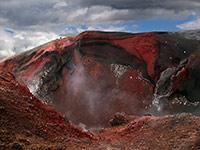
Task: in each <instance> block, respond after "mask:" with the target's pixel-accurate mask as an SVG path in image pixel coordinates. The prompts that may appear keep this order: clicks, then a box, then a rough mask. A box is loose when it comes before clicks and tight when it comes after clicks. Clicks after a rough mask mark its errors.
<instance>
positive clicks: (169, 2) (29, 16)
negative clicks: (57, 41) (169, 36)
mask: <svg viewBox="0 0 200 150" xmlns="http://www.w3.org/2000/svg"><path fill="white" fill-rule="evenodd" d="M191 13H197V14H198V13H200V1H197V0H176V1H175V0H1V1H0V23H1V24H2V22H3V21H1V20H4V22H3V23H4V24H6V25H8V26H10V27H15V28H18V27H30V26H40V27H41V26H43V25H48V26H50V25H52V24H65V25H76V24H100V23H101V24H104V23H119V22H124V21H137V20H143V19H152V18H165V19H183V18H186V17H188V16H189V15H190V14H191Z"/></svg>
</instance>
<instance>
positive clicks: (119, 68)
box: [0, 32, 200, 130]
mask: <svg viewBox="0 0 200 150" xmlns="http://www.w3.org/2000/svg"><path fill="white" fill-rule="evenodd" d="M186 35H187V32H186V33H184V36H182V34H179V33H167V32H166V33H163V32H152V33H143V34H130V33H106V32H84V33H82V34H80V35H78V36H77V37H68V38H64V39H60V40H55V41H52V42H49V43H47V44H45V45H42V46H40V47H37V48H35V49H33V50H31V51H27V52H24V53H22V54H19V55H17V56H14V57H12V58H8V59H7V60H5V61H4V62H2V63H1V66H0V67H1V68H2V69H4V70H7V71H8V72H10V73H12V74H14V76H15V78H16V80H17V81H18V82H19V83H20V84H22V85H24V86H25V87H27V88H28V89H29V90H30V92H31V93H33V94H34V95H35V96H37V97H38V98H39V99H41V100H42V101H43V102H44V103H49V104H51V105H52V106H53V107H54V108H56V109H57V110H58V111H59V112H61V113H62V114H63V115H66V116H67V117H68V118H69V120H70V121H71V122H72V123H73V124H76V125H78V126H79V127H81V128H85V129H88V128H92V129H91V130H96V128H98V127H99V128H101V127H102V126H106V125H108V123H109V120H110V119H111V117H112V116H113V115H114V114H115V113H116V112H125V113H126V114H132V115H143V114H145V113H152V114H155V115H163V114H173V113H178V112H183V111H186V112H193V113H195V114H198V113H199V101H200V99H199V98H200V92H199V90H200V77H199V73H200V63H199V57H200V56H199V51H200V41H199V40H198V39H194V38H193V39H191V38H187V36H186ZM85 125H86V126H85ZM93 127H95V128H93Z"/></svg>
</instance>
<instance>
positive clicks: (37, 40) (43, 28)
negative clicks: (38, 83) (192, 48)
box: [0, 0, 200, 58]
mask: <svg viewBox="0 0 200 150" xmlns="http://www.w3.org/2000/svg"><path fill="white" fill-rule="evenodd" d="M191 29H200V1H199V0H42V1H41V0H0V58H1V57H5V56H10V55H14V54H16V53H20V52H22V51H25V50H29V49H31V48H33V47H36V46H38V45H41V44H44V43H46V42H48V41H51V40H54V39H56V38H59V37H65V36H76V35H77V34H79V33H81V32H83V31H85V30H101V31H120V32H132V33H137V32H149V31H176V30H191Z"/></svg>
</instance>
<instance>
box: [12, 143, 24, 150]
mask: <svg viewBox="0 0 200 150" xmlns="http://www.w3.org/2000/svg"><path fill="white" fill-rule="evenodd" d="M10 149H11V150H22V146H21V145H20V144H19V143H13V144H12V145H11V147H10Z"/></svg>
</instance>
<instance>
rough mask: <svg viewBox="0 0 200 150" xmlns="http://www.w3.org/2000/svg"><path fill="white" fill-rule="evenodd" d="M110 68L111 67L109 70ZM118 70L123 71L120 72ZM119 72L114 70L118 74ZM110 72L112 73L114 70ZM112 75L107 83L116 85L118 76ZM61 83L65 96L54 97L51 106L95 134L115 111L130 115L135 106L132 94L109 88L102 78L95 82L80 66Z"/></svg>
mask: <svg viewBox="0 0 200 150" xmlns="http://www.w3.org/2000/svg"><path fill="white" fill-rule="evenodd" d="M113 67H114V66H113V65H112V67H111V69H113ZM114 68H115V67H114ZM120 68H122V66H120ZM121 70H122V71H123V72H124V69H121ZM112 71H113V70H112ZM119 71H120V69H119V68H118V73H119ZM113 73H114V74H115V73H116V68H115V72H113ZM114 76H115V75H113V78H114V79H110V80H113V81H115V82H114V83H115V84H117V80H118V78H120V77H117V78H116V77H114ZM64 84H65V88H64V90H65V91H64V92H65V95H64V96H62V97H59V98H58V97H57V98H56V97H55V99H54V102H53V103H54V107H55V108H56V109H57V110H58V111H60V112H61V113H62V114H64V115H66V116H67V117H68V118H69V120H70V121H71V123H73V124H75V125H79V127H81V128H83V129H85V130H87V129H90V131H91V130H93V131H95V130H98V129H99V128H102V127H105V126H106V125H108V124H109V120H110V119H111V118H112V117H113V116H114V114H115V113H116V112H119V111H120V112H126V113H130V112H131V111H135V108H136V107H137V106H136V104H135V102H134V94H130V93H127V92H126V91H121V90H120V89H119V88H118V86H116V87H114V88H113V87H112V86H111V84H110V83H109V81H107V80H106V79H105V80H102V81H101V82H99V81H97V80H94V79H92V78H90V77H89V74H88V72H87V71H86V70H85V68H84V66H83V65H80V64H79V65H77V66H76V69H75V70H74V72H73V73H72V75H69V77H67V80H65V82H64Z"/></svg>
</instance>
